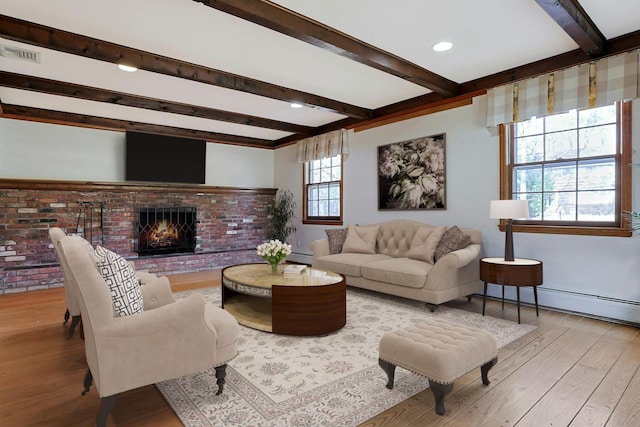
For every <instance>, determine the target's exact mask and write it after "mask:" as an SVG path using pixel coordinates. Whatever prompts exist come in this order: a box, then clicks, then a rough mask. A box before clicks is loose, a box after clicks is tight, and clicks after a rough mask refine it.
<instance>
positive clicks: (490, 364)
mask: <svg viewBox="0 0 640 427" xmlns="http://www.w3.org/2000/svg"><path fill="white" fill-rule="evenodd" d="M496 363H498V358H497V357H494V358H493V359H491V360H490V361H488V362H487V363H485V364H484V365H482V366H481V367H480V371H481V372H482V384H484V385H489V383H490V381H489V376H488V374H489V369H491V368H493V367H494V365H495V364H496Z"/></svg>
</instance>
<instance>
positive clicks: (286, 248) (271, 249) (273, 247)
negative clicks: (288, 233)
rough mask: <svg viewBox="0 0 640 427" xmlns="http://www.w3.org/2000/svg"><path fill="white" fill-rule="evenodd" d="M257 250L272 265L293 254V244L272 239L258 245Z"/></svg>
mask: <svg viewBox="0 0 640 427" xmlns="http://www.w3.org/2000/svg"><path fill="white" fill-rule="evenodd" d="M256 252H257V253H258V255H260V256H261V257H262V258H263V259H265V260H266V261H267V262H268V263H269V264H271V265H278V264H279V263H280V262H281V261H282V260H283V259H285V258H286V257H287V255H291V245H290V244H288V243H282V242H281V241H280V240H270V241H268V242H265V243H262V244H260V245H258V246H257V247H256Z"/></svg>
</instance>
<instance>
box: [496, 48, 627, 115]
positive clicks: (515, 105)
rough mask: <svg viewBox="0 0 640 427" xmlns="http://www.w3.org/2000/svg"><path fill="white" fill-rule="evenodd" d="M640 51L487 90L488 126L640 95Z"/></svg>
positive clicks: (601, 104)
mask: <svg viewBox="0 0 640 427" xmlns="http://www.w3.org/2000/svg"><path fill="white" fill-rule="evenodd" d="M638 61H640V51H638V50H635V51H632V52H627V53H624V54H620V55H616V56H611V57H608V58H603V59H600V60H597V61H592V62H590V63H586V64H581V65H577V66H575V67H571V68H568V69H565V70H560V71H555V72H553V73H549V74H543V75H541V76H538V77H533V78H531V79H526V80H521V81H518V82H515V83H510V84H507V85H504V86H499V87H496V88H493V89H489V90H488V91H487V100H488V101H487V102H488V104H487V126H497V125H499V124H501V123H511V122H518V121H522V120H528V119H530V118H531V117H534V116H538V117H539V116H545V115H548V114H555V113H560V112H565V111H569V110H573V109H581V108H590V107H601V106H603V105H610V104H613V103H614V102H616V101H621V100H628V99H635V98H638V97H639V96H640V82H639V80H640V75H639V72H638V71H639V70H640V65H639V64H638Z"/></svg>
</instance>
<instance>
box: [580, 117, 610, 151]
mask: <svg viewBox="0 0 640 427" xmlns="http://www.w3.org/2000/svg"><path fill="white" fill-rule="evenodd" d="M578 137H579V138H580V157H590V156H604V155H611V154H615V153H616V125H605V126H598V127H593V128H586V129H580V132H579V134H578Z"/></svg>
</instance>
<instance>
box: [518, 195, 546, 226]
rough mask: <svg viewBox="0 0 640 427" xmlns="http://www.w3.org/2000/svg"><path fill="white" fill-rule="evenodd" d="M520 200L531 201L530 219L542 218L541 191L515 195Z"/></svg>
mask: <svg viewBox="0 0 640 427" xmlns="http://www.w3.org/2000/svg"><path fill="white" fill-rule="evenodd" d="M515 198H516V199H519V200H526V201H527V202H529V219H533V220H541V219H542V194H541V193H527V194H519V195H518V197H515Z"/></svg>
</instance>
